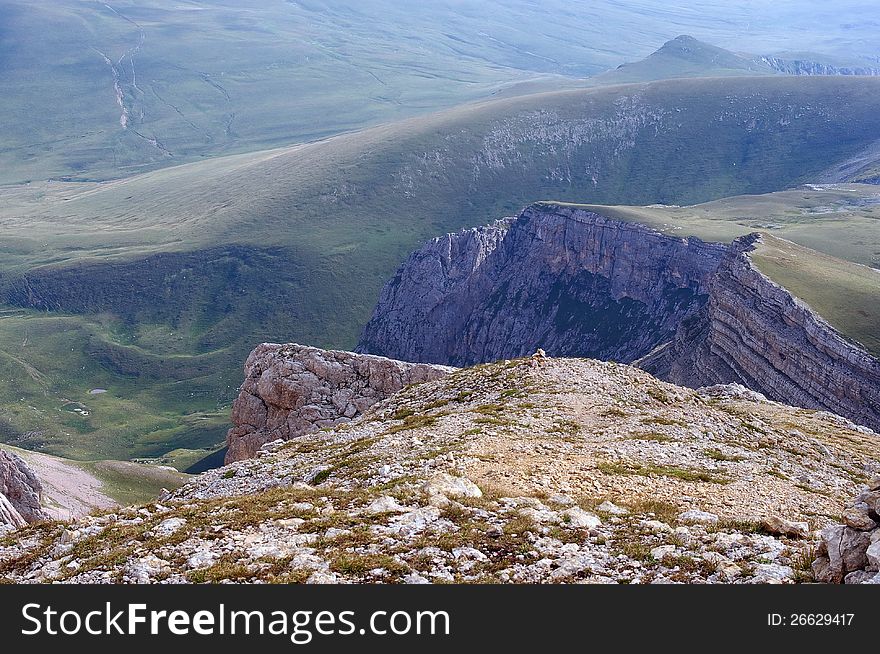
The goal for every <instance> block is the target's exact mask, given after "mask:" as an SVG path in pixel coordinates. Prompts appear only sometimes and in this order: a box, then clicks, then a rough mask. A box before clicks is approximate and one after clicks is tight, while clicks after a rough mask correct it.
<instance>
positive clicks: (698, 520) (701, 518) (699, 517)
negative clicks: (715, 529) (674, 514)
mask: <svg viewBox="0 0 880 654" xmlns="http://www.w3.org/2000/svg"><path fill="white" fill-rule="evenodd" d="M678 519H679V521H681V522H686V523H692V524H704V525H714V524H715V523H717V522H718V516H717V515H715V514H714V513H709V512H708V511H697V510H692V511H685V512H684V513H681V514H679V516H678Z"/></svg>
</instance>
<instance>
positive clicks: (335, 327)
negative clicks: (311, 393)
mask: <svg viewBox="0 0 880 654" xmlns="http://www.w3.org/2000/svg"><path fill="white" fill-rule="evenodd" d="M877 134H880V80H877V79H852V78H789V77H766V78H764V77H753V78H735V77H734V78H725V79H715V80H710V79H699V80H676V81H667V82H658V83H653V84H641V85H632V86H621V87H614V88H600V89H594V90H580V91H569V92H559V93H544V94H536V95H531V96H524V97H516V98H508V99H503V100H496V101H491V102H481V103H476V104H472V105H467V106H463V107H459V108H456V109H454V110H449V111H446V112H444V113H442V114H437V115H432V116H428V117H419V118H414V119H408V120H406V121H402V122H398V123H394V124H389V125H385V126H381V127H376V128H372V129H368V130H364V131H360V132H355V133H351V134H346V135H342V136H338V137H334V138H331V139H326V140H323V141H320V142H315V143H310V144H305V145H300V146H293V147H288V148H281V149H276V150H271V151H264V152H259V153H251V154H242V155H234V156H229V157H223V158H215V159H211V160H208V161H204V162H198V163H191V164H186V165H183V166H177V167H171V168H164V169H161V170H157V171H153V172H149V173H146V174H143V175H139V176H135V177H131V178H127V179H123V180H116V181H111V182H105V183H60V182H52V183H32V184H29V185H19V186H12V187H7V188H5V189H3V190H2V192H0V202H2V209H0V224H2V226H3V230H2V232H0V270H2V277H0V297H2V298H3V300H4V302H5V303H6V305H7V306H9V307H10V311H9V312H7V314H6V315H3V316H0V352H2V353H4V356H3V357H2V358H0V360H2V361H4V362H5V364H4V365H5V369H4V370H3V371H2V376H0V378H2V379H3V380H4V381H6V382H7V383H6V384H4V385H3V386H2V389H3V390H2V397H0V419H2V420H3V421H5V422H4V423H3V424H4V425H5V427H4V430H5V435H4V437H3V438H4V439H5V440H9V441H13V442H16V443H18V444H21V445H24V446H27V447H40V448H43V449H45V450H46V451H50V452H54V453H59V454H64V455H67V456H74V457H77V458H126V457H128V456H141V457H160V456H162V455H164V454H165V453H166V452H168V451H169V450H174V449H180V448H183V449H201V448H205V447H209V446H210V445H213V444H218V443H219V442H221V441H222V439H223V434H224V431H225V425H224V422H225V421H224V415H225V413H226V411H227V410H228V404H229V402H230V401H231V399H232V398H233V397H234V395H235V393H236V388H237V386H238V384H239V383H240V377H241V372H240V371H241V365H242V363H243V361H244V358H245V357H246V355H247V353H248V351H249V350H250V349H251V348H252V347H253V346H254V345H255V344H256V343H258V342H260V341H264V340H271V341H291V340H296V341H300V342H306V343H309V344H312V345H316V346H324V347H341V348H347V347H351V346H352V345H354V343H355V341H356V338H357V335H358V333H359V330H360V328H361V326H362V324H363V323H364V322H365V321H366V319H367V318H368V316H369V313H370V311H371V309H372V307H373V305H374V303H375V300H376V298H377V296H378V292H379V289H380V288H381V286H382V284H383V283H384V282H385V280H386V279H388V277H389V276H390V275H391V273H392V272H393V271H394V269H395V268H396V266H397V265H398V264H399V263H400V261H401V260H402V259H403V258H404V257H405V256H406V255H407V254H408V253H409V252H410V251H411V250H412V249H414V248H415V247H416V246H417V245H418V244H419V243H420V242H422V241H423V240H425V239H427V238H429V237H431V236H434V235H436V234H438V233H443V232H446V231H450V230H455V229H458V228H461V227H464V226H471V225H478V224H483V223H486V222H489V221H491V220H494V219H496V218H498V217H500V216H503V215H510V214H512V213H514V212H516V211H518V210H519V209H520V208H521V207H522V206H524V205H526V204H529V203H531V202H533V201H535V200H538V199H541V198H554V199H559V200H562V201H577V202H583V201H589V202H595V203H602V204H609V203H614V204H623V203H626V204H652V203H666V204H692V203H696V202H704V201H708V200H712V199H715V198H721V197H725V196H733V195H741V194H756V193H764V192H769V191H776V190H779V189H783V188H787V187H792V186H796V185H798V184H802V183H804V182H810V181H812V180H813V179H814V178H815V176H816V175H817V174H819V173H820V172H821V171H823V170H825V169H826V168H827V167H828V165H829V164H830V163H831V162H834V161H839V160H843V159H847V158H849V157H852V156H854V155H855V154H856V153H858V152H861V151H862V150H864V149H865V148H866V147H867V146H868V145H869V144H870V143H871V142H872V141H873V140H875V139H876V135H877ZM819 240H821V239H819ZM13 308H15V310H12V309H13ZM94 388H102V389H106V390H107V391H108V392H107V393H102V394H98V395H90V394H89V391H90V390H92V389H94ZM78 405H82V410H83V411H87V412H88V415H85V416H84V415H82V413H81V412H77V411H73V412H71V409H73V408H77V406H78ZM65 407H67V408H65Z"/></svg>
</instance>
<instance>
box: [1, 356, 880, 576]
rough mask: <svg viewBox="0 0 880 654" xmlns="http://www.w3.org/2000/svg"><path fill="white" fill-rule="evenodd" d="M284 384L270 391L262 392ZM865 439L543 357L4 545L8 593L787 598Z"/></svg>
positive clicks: (847, 489)
mask: <svg viewBox="0 0 880 654" xmlns="http://www.w3.org/2000/svg"><path fill="white" fill-rule="evenodd" d="M279 383H280V382H279ZM877 438H878V436H877V435H876V434H873V433H868V432H867V430H859V429H856V428H855V426H854V425H852V424H851V423H848V422H847V421H845V420H842V419H840V418H838V417H836V416H831V415H829V414H826V413H823V412H816V411H810V410H805V409H795V408H791V407H787V406H784V405H781V404H777V403H775V402H771V401H768V400H766V399H764V398H762V397H761V396H760V395H758V394H756V393H754V392H753V391H748V390H747V389H744V388H742V387H737V386H718V387H714V388H709V389H704V390H701V391H694V390H691V389H688V388H683V387H677V386H674V385H671V384H667V383H664V382H661V381H659V380H657V379H655V378H653V377H651V376H650V375H648V374H647V373H645V372H644V371H641V370H638V369H636V368H632V367H630V366H625V365H621V364H614V363H605V362H600V361H594V360H582V359H547V358H544V357H541V356H535V357H530V358H527V359H521V360H514V361H501V362H497V363H493V364H487V365H480V366H476V367H474V368H470V369H463V370H458V371H454V372H451V373H449V374H446V375H444V376H442V377H440V378H439V379H436V380H434V381H428V382H424V383H421V384H417V385H413V386H409V387H405V388H404V389H402V390H401V391H400V392H398V393H396V394H394V395H392V396H390V397H388V398H387V399H384V400H381V401H379V402H376V403H375V404H373V405H372V406H371V407H369V408H367V410H366V411H365V412H364V413H363V414H362V415H360V416H356V417H354V418H353V419H352V420H351V421H350V422H345V423H341V424H338V425H336V426H334V427H330V428H327V429H323V430H320V431H312V432H309V433H305V434H303V435H301V436H299V437H297V438H294V439H292V440H290V441H288V442H272V443H267V444H265V445H264V446H263V447H262V448H261V449H260V451H259V452H258V453H257V456H256V458H254V459H249V460H244V461H238V462H236V463H233V464H231V465H229V466H226V467H224V468H220V469H217V470H213V471H210V472H208V473H205V474H204V475H201V476H200V477H198V478H196V479H194V480H193V481H192V482H191V483H190V484H188V485H187V486H185V487H183V488H181V489H179V490H178V491H175V492H173V493H170V494H168V495H166V496H165V497H163V498H162V499H161V500H160V501H159V502H156V503H153V504H150V505H146V506H141V507H129V508H125V509H121V510H115V511H113V512H107V513H104V514H99V515H95V516H91V517H87V518H83V519H80V520H76V521H72V522H68V523H43V524H40V525H35V526H31V527H28V528H25V529H22V530H20V531H19V532H18V533H17V535H16V539H15V541H10V540H8V539H6V540H0V578H5V579H6V580H7V581H17V582H49V581H53V582H89V583H92V582H130V583H155V582H163V583H183V582H223V581H236V582H290V581H295V582H312V583H317V582H339V583H345V582H354V583H388V582H404V583H426V582H450V581H452V582H490V583H516V582H546V583H563V582H565V583H568V582H587V583H790V582H797V581H809V580H812V578H813V577H812V571H811V563H812V560H813V555H812V552H813V551H814V550H815V548H816V546H817V544H818V540H819V534H820V532H819V530H820V529H822V528H824V527H827V526H829V525H831V524H833V523H835V522H836V521H837V520H838V519H839V516H840V514H841V512H842V510H843V508H844V506H845V504H846V502H847V498H849V497H852V496H853V495H855V494H856V493H857V492H858V489H859V485H860V484H864V483H865V480H866V479H869V478H872V477H873V476H876V475H877V474H878V472H880V462H878V461H877V459H876V452H877V448H876V444H877Z"/></svg>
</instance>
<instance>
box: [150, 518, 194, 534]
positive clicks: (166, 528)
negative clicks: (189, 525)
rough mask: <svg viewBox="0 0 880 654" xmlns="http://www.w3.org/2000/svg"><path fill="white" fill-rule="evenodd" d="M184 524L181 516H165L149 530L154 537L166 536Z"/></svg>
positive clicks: (184, 521)
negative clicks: (165, 517)
mask: <svg viewBox="0 0 880 654" xmlns="http://www.w3.org/2000/svg"><path fill="white" fill-rule="evenodd" d="M185 524H186V520H184V519H183V518H167V519H165V520H163V521H162V522H160V523H159V524H158V525H156V527H155V528H154V529H153V530H152V531H151V532H150V533H151V534H152V535H153V536H154V537H155V538H168V536H170V535H171V534H173V533H174V532H176V531H177V530H178V529H180V528H181V527H183V526H184V525H185Z"/></svg>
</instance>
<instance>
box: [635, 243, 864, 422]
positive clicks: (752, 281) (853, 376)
mask: <svg viewBox="0 0 880 654" xmlns="http://www.w3.org/2000/svg"><path fill="white" fill-rule="evenodd" d="M760 240H761V237H759V236H757V235H752V236H749V237H743V238H741V239H738V240H737V241H735V242H734V243H733V245H732V246H731V248H730V249H729V250H728V252H727V254H726V255H725V257H724V260H723V262H722V264H721V265H720V266H719V268H718V271H717V272H716V274H715V275H714V276H713V277H712V280H711V282H710V284H709V301H708V302H707V303H706V305H705V306H704V307H703V308H702V309H701V311H700V312H699V313H698V314H697V315H695V316H693V317H691V318H690V319H688V320H686V321H684V322H683V323H682V325H681V326H680V328H679V330H678V331H677V333H676V336H675V338H674V339H673V340H672V341H671V342H670V343H669V344H667V345H665V346H664V347H661V348H660V349H659V350H658V351H656V352H654V353H652V354H651V355H650V356H648V357H646V358H645V359H643V360H642V361H640V362H639V365H640V366H641V367H643V368H644V369H646V370H648V371H649V372H652V373H653V374H656V375H658V376H660V377H662V378H664V379H669V380H671V381H674V382H675V383H679V384H685V385H688V386H703V385H709V384H716V383H729V382H739V383H741V384H744V385H746V386H748V387H749V388H753V389H755V390H758V391H760V392H762V393H764V394H765V395H767V397H770V398H773V399H776V400H779V401H781V402H785V403H787V404H794V405H797V406H803V407H809V408H815V409H825V410H828V411H831V412H833V413H836V414H839V415H843V416H846V417H847V418H850V419H851V420H854V421H856V422H858V423H859V424H863V425H868V426H870V427H872V428H874V429H878V428H880V361H878V360H877V359H876V358H874V357H872V356H871V355H870V354H868V353H867V352H866V351H864V350H863V349H862V348H861V347H859V346H858V345H856V344H854V343H852V342H850V341H848V340H846V339H845V338H844V337H843V336H841V335H840V334H839V333H838V332H837V331H836V330H835V329H834V328H833V327H831V326H830V325H829V324H828V323H827V322H826V321H824V320H823V319H822V318H821V317H819V316H818V315H816V313H815V312H813V311H812V310H811V309H810V307H808V306H807V305H806V304H804V303H803V302H800V301H799V300H798V299H797V298H795V297H793V296H792V295H791V293H789V292H788V291H787V290H786V289H784V288H782V287H781V286H779V285H778V284H775V283H774V282H773V281H771V280H770V279H769V278H767V276H765V275H764V274H762V273H761V272H760V271H759V270H758V269H757V268H756V266H755V264H754V263H753V262H752V259H751V258H750V257H749V252H750V251H752V250H753V249H754V248H755V246H756V245H757V244H759V243H760Z"/></svg>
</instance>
